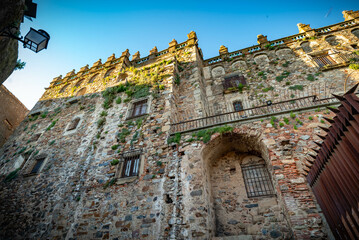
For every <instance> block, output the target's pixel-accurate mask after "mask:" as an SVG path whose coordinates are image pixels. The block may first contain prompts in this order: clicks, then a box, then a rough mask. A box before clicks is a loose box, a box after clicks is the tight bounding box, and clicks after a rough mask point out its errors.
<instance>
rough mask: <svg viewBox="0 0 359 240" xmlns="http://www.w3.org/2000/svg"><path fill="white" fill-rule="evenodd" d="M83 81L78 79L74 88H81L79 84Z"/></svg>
mask: <svg viewBox="0 0 359 240" xmlns="http://www.w3.org/2000/svg"><path fill="white" fill-rule="evenodd" d="M83 81H84V80H83V79H80V80H79V81H77V83H76V84H75V87H77V88H78V87H80V86H81V84H82V83H83Z"/></svg>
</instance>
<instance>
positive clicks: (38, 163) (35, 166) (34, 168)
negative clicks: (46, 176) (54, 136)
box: [30, 158, 45, 174]
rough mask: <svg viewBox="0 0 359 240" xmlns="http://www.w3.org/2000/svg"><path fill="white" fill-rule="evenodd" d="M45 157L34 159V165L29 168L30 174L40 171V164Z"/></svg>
mask: <svg viewBox="0 0 359 240" xmlns="http://www.w3.org/2000/svg"><path fill="white" fill-rule="evenodd" d="M44 161H45V158H40V159H37V160H36V163H35V165H34V167H33V168H32V169H31V172H30V174H36V173H39V172H40V169H41V166H42V164H43V163H44Z"/></svg>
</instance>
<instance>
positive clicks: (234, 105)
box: [232, 99, 244, 112]
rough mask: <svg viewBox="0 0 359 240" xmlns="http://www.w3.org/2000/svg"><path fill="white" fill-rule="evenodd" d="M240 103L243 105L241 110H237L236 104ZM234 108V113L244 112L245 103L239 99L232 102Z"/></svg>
mask: <svg viewBox="0 0 359 240" xmlns="http://www.w3.org/2000/svg"><path fill="white" fill-rule="evenodd" d="M237 103H239V104H240V105H241V108H240V109H239V110H237V109H236V104H237ZM232 106H233V111H234V112H240V111H243V110H244V105H243V101H242V100H240V99H237V100H235V101H233V102H232Z"/></svg>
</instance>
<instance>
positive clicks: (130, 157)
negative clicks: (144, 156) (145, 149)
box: [121, 150, 141, 178]
mask: <svg viewBox="0 0 359 240" xmlns="http://www.w3.org/2000/svg"><path fill="white" fill-rule="evenodd" d="M122 158H123V166H122V173H121V178H126V177H133V176H138V173H139V169H140V162H141V151H140V150H133V151H130V152H126V153H124V154H123V155H122Z"/></svg>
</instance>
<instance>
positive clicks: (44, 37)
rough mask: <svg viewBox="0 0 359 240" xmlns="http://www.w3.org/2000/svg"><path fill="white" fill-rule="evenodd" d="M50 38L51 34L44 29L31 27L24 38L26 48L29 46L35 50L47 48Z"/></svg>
mask: <svg viewBox="0 0 359 240" xmlns="http://www.w3.org/2000/svg"><path fill="white" fill-rule="evenodd" d="M49 40H50V35H49V34H48V33H47V32H45V31H44V30H42V29H39V30H35V29H33V28H30V31H29V32H28V33H27V34H26V36H25V38H24V41H23V43H24V48H29V49H31V50H32V51H34V52H36V53H37V52H40V51H41V50H42V49H46V48H47V44H48V42H49Z"/></svg>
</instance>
